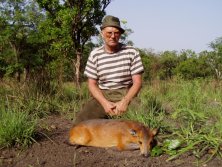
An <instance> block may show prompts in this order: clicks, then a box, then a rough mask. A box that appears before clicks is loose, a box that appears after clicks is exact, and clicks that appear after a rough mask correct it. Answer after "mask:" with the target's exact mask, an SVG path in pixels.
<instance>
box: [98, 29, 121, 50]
mask: <svg viewBox="0 0 222 167" xmlns="http://www.w3.org/2000/svg"><path fill="white" fill-rule="evenodd" d="M101 34H102V38H103V40H104V42H105V44H106V45H107V46H109V47H115V46H118V43H119V39H120V36H121V32H120V31H119V29H118V28H115V27H106V28H104V29H103V30H102V33H101Z"/></svg>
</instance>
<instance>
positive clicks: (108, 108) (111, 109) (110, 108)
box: [102, 101, 117, 116]
mask: <svg viewBox="0 0 222 167" xmlns="http://www.w3.org/2000/svg"><path fill="white" fill-rule="evenodd" d="M102 106H103V108H104V110H105V112H106V113H107V114H108V115H110V116H113V115H116V114H117V113H116V112H115V111H116V110H115V109H116V104H115V103H113V102H110V101H106V102H104V103H103V104H102Z"/></svg>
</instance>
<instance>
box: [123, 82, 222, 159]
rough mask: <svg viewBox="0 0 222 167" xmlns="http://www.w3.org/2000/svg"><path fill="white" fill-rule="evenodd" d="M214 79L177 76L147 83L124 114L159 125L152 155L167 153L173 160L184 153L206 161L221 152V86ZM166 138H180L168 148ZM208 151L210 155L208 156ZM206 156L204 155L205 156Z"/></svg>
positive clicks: (167, 139) (173, 139)
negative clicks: (174, 79) (181, 78)
mask: <svg viewBox="0 0 222 167" xmlns="http://www.w3.org/2000/svg"><path fill="white" fill-rule="evenodd" d="M220 84H221V83H217V84H216V86H215V82H214V81H207V80H192V81H184V80H176V81H159V82H154V83H151V84H145V85H146V86H144V87H143V89H142V90H141V93H140V96H139V97H140V100H141V104H140V106H139V107H137V108H136V109H133V110H130V111H129V112H128V113H126V114H125V115H124V118H127V119H133V120H138V121H140V122H143V123H144V124H146V125H148V126H149V127H151V128H156V127H159V128H160V134H159V145H158V148H155V149H154V153H153V155H159V154H164V153H165V154H168V155H169V159H168V160H173V159H175V158H177V157H178V156H180V155H181V154H184V153H187V152H189V153H191V154H193V155H194V156H195V157H196V158H197V160H201V162H207V161H209V160H211V159H212V158H213V157H214V156H217V155H219V156H221V154H222V112H221V111H222V87H221V85H220ZM165 141H171V142H172V144H173V142H175V141H176V142H178V143H179V145H178V147H175V148H173V149H169V148H168V146H167V145H166V144H165V143H166V142H165ZM206 155H207V156H206ZM203 157H204V158H203Z"/></svg>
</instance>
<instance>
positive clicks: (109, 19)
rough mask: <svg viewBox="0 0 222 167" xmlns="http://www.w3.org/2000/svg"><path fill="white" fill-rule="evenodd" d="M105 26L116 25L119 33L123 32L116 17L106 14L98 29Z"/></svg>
mask: <svg viewBox="0 0 222 167" xmlns="http://www.w3.org/2000/svg"><path fill="white" fill-rule="evenodd" d="M105 27H116V28H118V29H119V30H120V32H121V33H124V32H125V30H124V29H123V28H122V27H121V26H120V21H119V18H118V17H114V16H111V15H107V16H105V17H104V19H103V22H102V26H101V27H100V29H101V30H102V29H104V28H105Z"/></svg>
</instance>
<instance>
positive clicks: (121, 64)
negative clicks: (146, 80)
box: [84, 45, 144, 89]
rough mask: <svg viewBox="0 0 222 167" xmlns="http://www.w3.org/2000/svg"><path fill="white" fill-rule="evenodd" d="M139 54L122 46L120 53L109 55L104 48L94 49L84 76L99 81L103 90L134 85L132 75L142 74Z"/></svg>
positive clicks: (142, 69)
mask: <svg viewBox="0 0 222 167" xmlns="http://www.w3.org/2000/svg"><path fill="white" fill-rule="evenodd" d="M143 71H144V68H143V64H142V61H141V57H140V55H139V52H138V51H137V50H136V49H134V48H133V47H131V46H126V45H122V46H121V49H120V51H118V52H117V53H113V54H109V53H106V52H105V51H104V48H103V47H100V48H96V49H94V50H93V51H92V52H91V54H90V56H89V58H88V61H87V64H86V68H85V71H84V74H85V75H86V76H87V77H88V78H92V79H96V80H98V84H99V87H100V88H101V89H119V88H125V87H129V86H131V85H132V75H135V74H138V73H142V72H143Z"/></svg>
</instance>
